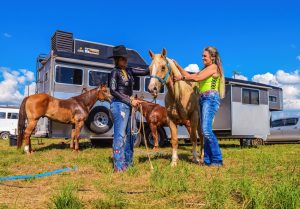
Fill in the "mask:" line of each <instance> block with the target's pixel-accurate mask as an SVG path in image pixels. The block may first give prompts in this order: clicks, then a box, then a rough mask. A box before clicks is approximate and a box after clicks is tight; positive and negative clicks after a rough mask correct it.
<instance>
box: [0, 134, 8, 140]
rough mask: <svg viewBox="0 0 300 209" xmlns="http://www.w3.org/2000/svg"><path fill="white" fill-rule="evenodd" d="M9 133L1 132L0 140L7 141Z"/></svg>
mask: <svg viewBox="0 0 300 209" xmlns="http://www.w3.org/2000/svg"><path fill="white" fill-rule="evenodd" d="M9 135H10V134H9V132H2V133H1V134H0V139H4V140H8V139H9Z"/></svg>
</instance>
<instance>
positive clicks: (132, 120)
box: [130, 104, 154, 170]
mask: <svg viewBox="0 0 300 209" xmlns="http://www.w3.org/2000/svg"><path fill="white" fill-rule="evenodd" d="M138 106H139V107H138V108H140V122H139V123H140V125H139V128H138V130H137V132H134V128H133V124H134V119H135V113H136V111H135V110H134V108H132V109H131V121H130V123H131V124H130V130H131V135H134V134H136V135H137V134H141V130H142V131H143V133H142V135H143V139H144V144H145V147H146V152H147V156H148V160H149V164H150V169H151V170H153V169H154V167H153V165H152V162H151V158H150V154H149V148H148V144H147V140H146V136H145V126H144V116H143V106H142V105H141V104H138Z"/></svg>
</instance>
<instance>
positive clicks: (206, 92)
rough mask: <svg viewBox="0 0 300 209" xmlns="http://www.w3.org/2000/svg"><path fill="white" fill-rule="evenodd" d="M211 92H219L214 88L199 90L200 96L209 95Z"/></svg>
mask: <svg viewBox="0 0 300 209" xmlns="http://www.w3.org/2000/svg"><path fill="white" fill-rule="evenodd" d="M211 93H219V92H218V91H216V90H208V91H205V92H201V93H200V96H207V95H209V94H211Z"/></svg>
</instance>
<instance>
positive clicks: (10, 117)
mask: <svg viewBox="0 0 300 209" xmlns="http://www.w3.org/2000/svg"><path fill="white" fill-rule="evenodd" d="M18 116H19V114H18V113H14V112H9V113H7V119H18Z"/></svg>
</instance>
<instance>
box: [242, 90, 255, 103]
mask: <svg viewBox="0 0 300 209" xmlns="http://www.w3.org/2000/svg"><path fill="white" fill-rule="evenodd" d="M242 101H243V104H256V105H258V104H259V91H258V90H255V89H243V90H242Z"/></svg>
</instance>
